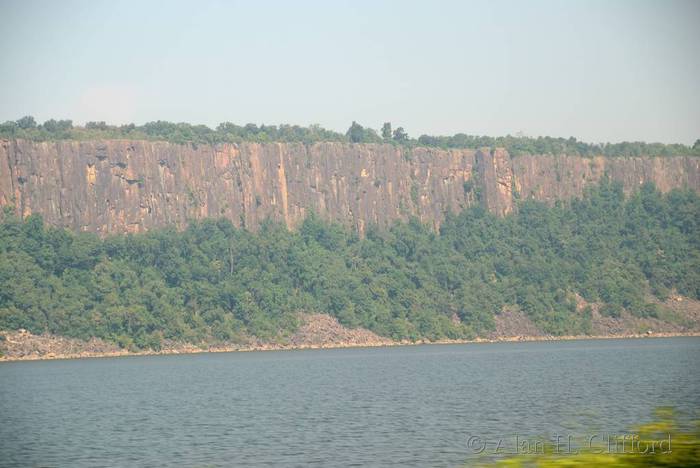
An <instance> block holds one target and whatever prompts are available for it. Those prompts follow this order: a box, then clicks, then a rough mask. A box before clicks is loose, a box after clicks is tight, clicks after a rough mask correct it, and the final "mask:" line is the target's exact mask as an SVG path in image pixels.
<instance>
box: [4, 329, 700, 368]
mask: <svg viewBox="0 0 700 468" xmlns="http://www.w3.org/2000/svg"><path fill="white" fill-rule="evenodd" d="M677 337H700V331H692V332H679V333H663V332H660V333H649V334H619V335H562V336H511V337H502V338H475V339H473V340H438V341H425V340H419V341H415V342H413V341H379V342H370V343H354V342H339V343H324V344H301V345H282V344H263V345H255V346H210V347H208V348H198V347H197V346H194V345H183V346H182V348H170V349H163V350H160V351H153V350H145V351H128V350H119V351H109V352H80V353H65V354H54V353H48V354H46V355H36V354H29V355H25V356H10V357H8V356H0V363H3V362H21V361H54V360H74V359H101V358H113V357H129V356H166V355H175V354H203V353H236V352H243V353H250V352H259V351H301V350H310V349H345V348H391V347H398V346H421V345H448V344H494V343H525V342H543V341H585V340H616V339H617V340H619V339H642V338H677Z"/></svg>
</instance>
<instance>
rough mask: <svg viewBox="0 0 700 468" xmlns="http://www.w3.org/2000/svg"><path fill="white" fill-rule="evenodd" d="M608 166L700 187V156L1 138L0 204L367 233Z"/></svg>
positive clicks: (84, 227) (110, 221)
mask: <svg viewBox="0 0 700 468" xmlns="http://www.w3.org/2000/svg"><path fill="white" fill-rule="evenodd" d="M605 174H607V175H608V176H609V177H610V178H612V179H614V180H619V181H620V182H622V183H623V185H624V187H625V190H627V191H631V190H633V189H634V188H635V187H637V186H639V185H640V184H641V183H643V182H646V181H651V182H654V183H655V184H656V185H657V187H658V188H659V189H660V190H662V191H668V190H671V189H673V188H676V187H689V188H692V189H694V190H696V191H700V158H697V157H691V156H688V157H684V156H678V157H664V158H657V157H636V158H603V157H598V158H582V157H575V156H565V155H560V156H519V157H516V158H511V157H510V156H509V155H508V153H507V152H506V151H505V150H502V149H495V150H489V149H483V150H478V151H474V150H468V149H463V150H441V149H435V148H416V149H406V148H401V147H395V146H392V145H388V144H387V145H374V144H343V143H331V142H329V143H316V144H312V145H305V144H301V143H267V144H257V143H243V144H239V145H233V144H223V145H216V146H206V145H199V146H194V145H177V144H171V143H165V142H154V141H127V140H107V141H55V142H32V141H25V140H0V205H2V206H6V205H12V206H14V207H15V209H16V211H17V212H18V213H19V214H22V215H23V216H28V215H30V214H32V213H40V214H42V215H43V217H44V219H45V220H46V222H48V223H50V224H53V225H59V226H66V227H69V228H72V229H74V230H79V231H92V232H97V233H99V234H107V233H120V232H141V231H145V230H148V229H151V228H154V227H158V226H165V225H175V226H177V227H180V228H181V227H184V226H185V225H186V224H187V222H188V221H189V220H192V219H199V218H206V217H221V216H223V217H226V218H229V219H230V220H231V221H233V223H234V224H236V225H242V226H245V227H247V228H251V229H255V228H256V227H257V226H258V225H259V224H260V222H261V221H263V220H264V219H266V218H268V217H271V218H272V219H275V220H279V221H282V222H284V223H286V225H287V226H289V227H290V228H293V227H295V226H296V225H298V224H299V223H300V222H301V221H302V220H303V219H304V217H306V216H307V215H308V213H309V212H310V211H314V212H316V213H318V214H319V215H320V216H322V217H324V218H326V219H331V220H335V221H339V222H342V223H343V224H346V225H352V226H353V227H355V228H356V229H357V230H358V231H360V232H363V231H364V229H365V228H366V226H367V225H368V224H371V223H376V224H379V225H380V226H386V225H388V224H390V223H391V222H392V221H394V220H396V219H407V218H408V217H410V216H416V217H418V218H419V219H420V220H421V221H423V222H427V223H431V224H433V225H434V226H435V227H438V226H439V224H440V222H441V219H442V218H443V216H444V213H445V212H446V211H447V210H451V211H453V212H458V211H460V210H461V209H463V208H465V207H468V206H470V205H473V204H476V203H482V204H483V205H484V206H485V207H486V208H487V209H489V210H491V211H492V212H494V213H497V214H499V215H504V214H508V213H510V212H512V211H513V210H514V209H515V207H516V202H517V200H518V199H525V198H534V199H537V200H542V201H546V202H553V201H554V200H557V199H568V198H571V197H575V196H579V195H581V194H582V193H583V190H584V188H585V187H586V186H587V185H590V184H594V183H596V182H598V181H599V180H600V179H601V177H603V176H604V175H605Z"/></svg>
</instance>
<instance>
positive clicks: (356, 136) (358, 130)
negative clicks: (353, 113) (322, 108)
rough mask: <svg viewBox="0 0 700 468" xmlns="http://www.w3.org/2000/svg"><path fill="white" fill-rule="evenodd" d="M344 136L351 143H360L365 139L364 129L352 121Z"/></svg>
mask: <svg viewBox="0 0 700 468" xmlns="http://www.w3.org/2000/svg"><path fill="white" fill-rule="evenodd" d="M346 135H347V137H348V138H350V141H351V142H353V143H361V142H363V141H364V138H365V128H364V127H363V126H362V125H360V124H359V123H357V122H355V121H354V120H353V121H352V125H350V128H349V129H348V131H347V133H346Z"/></svg>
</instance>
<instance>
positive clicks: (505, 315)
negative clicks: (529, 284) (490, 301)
mask: <svg viewBox="0 0 700 468" xmlns="http://www.w3.org/2000/svg"><path fill="white" fill-rule="evenodd" d="M494 322H496V329H495V330H494V331H493V332H492V333H490V334H489V336H488V337H489V338H490V339H493V340H498V339H506V338H514V337H541V336H545V334H544V333H542V331H541V330H540V329H539V328H538V327H537V325H535V324H534V323H533V321H532V320H530V317H528V316H527V315H526V314H525V313H524V312H522V311H521V310H518V309H516V308H513V307H506V308H505V309H504V310H502V311H501V313H500V314H497V315H496V316H495V317H494Z"/></svg>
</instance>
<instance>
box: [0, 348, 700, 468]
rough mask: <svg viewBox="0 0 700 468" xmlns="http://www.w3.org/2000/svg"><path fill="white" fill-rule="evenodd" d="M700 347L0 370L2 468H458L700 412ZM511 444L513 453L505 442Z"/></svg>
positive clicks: (325, 353)
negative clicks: (674, 413)
mask: <svg viewBox="0 0 700 468" xmlns="http://www.w3.org/2000/svg"><path fill="white" fill-rule="evenodd" d="M699 359H700V339H698V338H671V339H642V340H601V341H595V340H591V341H576V342H542V343H502V344H475V345H444V346H441V345H434V346H415V347H400V348H384V349H339V350H309V351H286V352H284V351H283V352H257V353H228V354H200V355H186V356H183V355H180V356H149V357H127V358H114V359H86V360H76V361H43V362H19V363H4V364H0V465H4V466H14V465H22V466H26V465H29V466H70V467H87V466H90V467H92V466H170V465H180V466H301V465H317V466H350V465H367V466H392V465H395V466H456V465H460V464H462V463H464V462H465V460H467V459H469V457H473V456H474V455H473V453H472V450H471V449H470V448H469V447H468V446H467V440H468V439H469V437H470V436H474V435H477V436H479V437H481V438H482V439H484V440H497V439H498V438H499V437H505V438H512V436H513V435H514V434H519V435H520V436H522V437H540V436H543V435H546V434H549V435H551V434H572V433H573V434H577V435H578V434H588V433H591V432H592V431H613V432H616V431H617V432H618V433H619V431H621V430H624V429H626V428H628V426H629V425H630V424H634V423H637V422H640V421H643V420H648V419H649V418H650V417H651V413H652V410H653V408H655V407H657V406H660V405H674V406H676V407H678V408H679V409H681V410H685V411H690V412H692V411H696V410H697V409H698V408H700V372H699V370H700V365H698V362H699ZM508 440H510V439H508Z"/></svg>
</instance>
